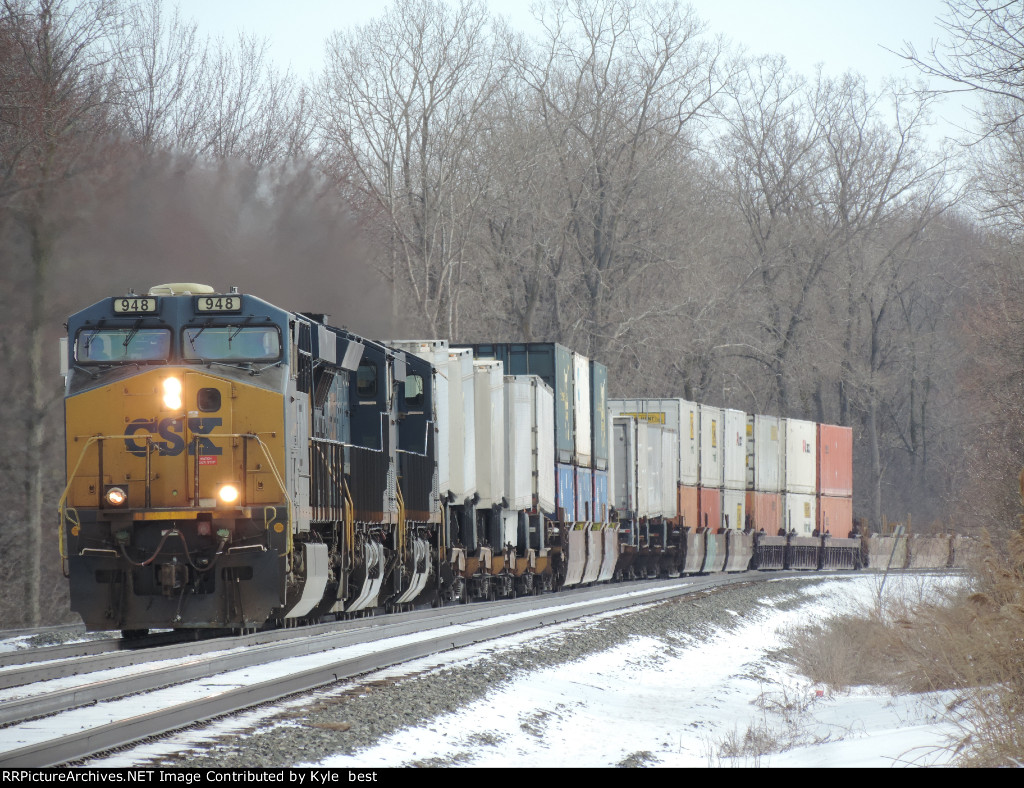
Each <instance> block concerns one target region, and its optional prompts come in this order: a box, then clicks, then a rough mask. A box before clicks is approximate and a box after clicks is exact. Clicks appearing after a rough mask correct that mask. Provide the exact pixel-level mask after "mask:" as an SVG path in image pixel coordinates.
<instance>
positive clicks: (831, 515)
mask: <svg viewBox="0 0 1024 788" xmlns="http://www.w3.org/2000/svg"><path fill="white" fill-rule="evenodd" d="M818 528H819V529H821V530H822V531H827V532H828V533H830V534H831V535H832V536H835V537H841V538H843V539H845V538H847V537H848V536H849V535H850V532H851V531H852V530H853V498H834V497H832V496H828V495H820V496H818Z"/></svg>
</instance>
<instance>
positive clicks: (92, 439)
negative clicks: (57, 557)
mask: <svg viewBox="0 0 1024 788" xmlns="http://www.w3.org/2000/svg"><path fill="white" fill-rule="evenodd" d="M83 437H84V436H83ZM139 437H140V436H138V435H134V434H133V435H91V436H89V437H88V440H86V442H85V445H84V446H83V447H82V451H81V453H80V454H79V455H78V461H77V462H76V463H75V468H74V470H72V471H71V473H70V474H69V475H68V483H67V484H66V485H65V487H64V492H62V493H61V496H60V500H59V501H58V502H57V514H58V516H59V517H60V531H59V540H58V545H59V546H60V547H59V549H60V548H64V549H66V545H62V544H61V543H62V542H63V541H64V517H65V512H66V511H67V507H66V503H67V498H68V493H69V492H70V490H71V484H72V483H73V482H74V480H75V477H76V476H77V475H78V469H79V468H80V467H81V466H82V460H84V459H85V453H86V451H88V449H89V447H90V446H92V444H94V443H97V442H99V441H103V440H128V439H131V440H138V438H139ZM209 437H211V438H252V439H254V440H255V441H256V443H257V444H258V445H259V447H260V449H262V450H263V456H264V457H265V458H266V460H267V462H268V463H269V465H270V470H271V473H272V474H273V476H274V480H275V481H276V482H277V485H278V489H280V491H281V494H282V495H283V496H284V499H285V503H286V505H287V509H288V523H287V528H288V533H287V547H286V548H285V555H288V554H290V553H291V552H292V549H293V543H292V542H293V540H292V530H293V529H292V526H293V517H294V511H295V507H294V504H293V503H292V498H291V496H290V495H289V494H288V488H287V487H286V486H285V483H284V480H283V479H282V478H281V473H280V471H278V469H277V465H276V464H275V463H274V458H273V457H272V456H271V454H270V449H269V448H268V447H267V444H266V443H264V442H263V439H262V438H260V436H259V434H257V433H254V432H246V433H226V432H218V433H216V434H214V435H211V436H209ZM76 440H77V438H76ZM198 461H199V458H198V457H197V458H196V462H198ZM100 481H101V482H102V480H100ZM242 481H243V484H244V483H245V480H244V479H243V480H242ZM61 556H62V557H66V556H65V555H64V553H63V552H62V553H61Z"/></svg>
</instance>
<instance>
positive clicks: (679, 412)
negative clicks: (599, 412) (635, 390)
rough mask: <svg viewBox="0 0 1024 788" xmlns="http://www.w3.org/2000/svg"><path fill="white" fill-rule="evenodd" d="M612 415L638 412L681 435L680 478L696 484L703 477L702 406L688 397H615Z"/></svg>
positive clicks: (610, 404) (610, 402)
mask: <svg viewBox="0 0 1024 788" xmlns="http://www.w3.org/2000/svg"><path fill="white" fill-rule="evenodd" d="M608 407H609V410H610V411H611V414H612V416H614V417H618V416H634V417H636V418H637V419H643V420H645V421H649V422H653V423H655V424H662V425H664V426H665V427H667V428H668V429H670V430H675V432H676V434H677V435H678V436H679V458H678V460H677V462H676V466H677V467H676V468H675V470H674V471H673V474H674V475H675V478H676V481H677V482H679V483H680V484H686V485H689V486H691V487H696V486H697V483H698V481H699V479H700V476H699V472H700V415H699V406H698V405H697V404H696V403H694V402H690V401H688V400H685V399H657V398H655V399H611V400H608Z"/></svg>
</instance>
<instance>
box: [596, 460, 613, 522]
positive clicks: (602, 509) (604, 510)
mask: <svg viewBox="0 0 1024 788" xmlns="http://www.w3.org/2000/svg"><path fill="white" fill-rule="evenodd" d="M609 509H610V506H609V502H608V471H594V522H595V523H607V522H608V521H609V519H610V514H611V512H610V511H609Z"/></svg>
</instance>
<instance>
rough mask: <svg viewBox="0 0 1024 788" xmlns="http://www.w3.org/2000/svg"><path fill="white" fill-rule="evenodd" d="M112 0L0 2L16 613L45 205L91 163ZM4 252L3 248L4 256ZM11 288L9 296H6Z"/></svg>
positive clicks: (34, 435)
mask: <svg viewBox="0 0 1024 788" xmlns="http://www.w3.org/2000/svg"><path fill="white" fill-rule="evenodd" d="M119 19H120V17H119V6H118V5H116V3H115V2H113V0H88V1H87V2H79V3H71V2H66V1H65V0H3V4H2V6H0V54H2V56H3V59H2V60H0V208H2V210H3V212H4V215H3V216H2V217H0V219H2V221H0V230H5V231H6V234H7V240H6V243H5V246H6V247H7V249H8V250H9V252H10V253H11V258H10V259H9V260H8V261H7V264H9V265H10V266H11V267H12V270H15V271H17V272H18V273H17V274H15V276H18V275H20V280H19V285H20V287H19V288H18V290H17V291H16V292H17V293H18V296H19V298H18V301H19V303H16V304H12V305H11V306H12V307H13V309H12V311H13V313H14V314H21V315H23V320H24V322H23V324H22V326H21V328H22V330H23V334H22V336H23V337H24V351H25V352H24V354H23V355H22V358H23V359H24V361H25V368H24V369H21V370H17V372H16V374H18V378H19V379H20V381H21V383H22V385H21V387H20V388H19V393H21V394H22V396H21V397H19V400H20V402H21V403H22V404H21V410H22V415H23V418H24V422H25V424H26V427H25V432H24V435H25V442H24V448H25V454H24V465H23V466H21V467H20V468H18V472H19V474H23V478H24V480H25V481H24V484H25V503H24V509H23V512H24V525H23V534H22V537H21V538H22V540H23V541H22V544H23V546H24V550H23V554H22V555H21V556H20V564H21V565H20V567H19V573H20V574H21V576H22V582H23V593H24V607H23V611H24V618H25V621H26V622H28V623H30V624H35V623H38V621H39V619H40V575H39V572H40V555H41V552H42V531H43V503H44V493H45V489H46V480H47V471H48V470H49V469H51V468H52V465H51V464H50V462H49V458H50V454H49V452H48V451H47V450H46V449H47V444H48V441H47V438H48V429H47V426H48V425H47V409H48V406H49V405H50V404H51V403H52V402H53V400H54V398H55V396H56V392H55V391H54V387H53V386H52V385H50V380H48V378H47V376H46V372H47V370H48V367H47V365H46V364H45V361H44V360H45V359H48V358H51V357H52V353H48V352H47V347H48V345H47V344H46V338H47V337H49V336H51V334H50V333H49V332H48V327H49V326H50V325H51V321H52V313H51V311H50V307H51V303H50V302H49V301H48V296H49V294H50V292H51V286H52V279H53V277H54V275H55V273H56V271H55V267H56V265H57V261H56V260H55V257H54V243H55V240H56V238H57V237H58V236H59V234H60V231H61V227H60V225H59V223H57V222H56V221H55V211H54V206H55V203H57V201H58V200H59V199H60V198H61V197H62V196H64V194H65V193H66V192H67V191H68V190H69V189H70V188H71V187H72V186H73V185H74V184H75V183H76V182H78V181H79V180H80V179H81V178H82V177H83V175H84V174H85V173H88V172H90V171H93V170H94V168H95V167H96V166H97V165H98V164H99V163H100V159H99V157H97V156H96V155H95V154H96V152H97V150H98V149H99V147H100V145H99V143H100V140H101V139H103V138H104V136H105V135H106V134H107V132H108V131H109V130H110V128H111V124H110V122H109V115H110V98H111V94H112V86H111V84H110V81H109V73H110V63H111V59H112V55H111V49H110V42H111V40H112V36H113V33H114V30H115V28H116V26H117V24H118V22H119ZM6 256H7V254H6V253H5V258H6ZM8 295H10V293H9V294H8Z"/></svg>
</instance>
